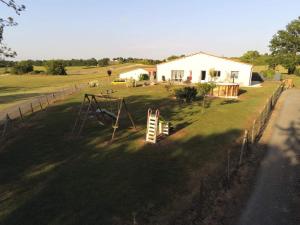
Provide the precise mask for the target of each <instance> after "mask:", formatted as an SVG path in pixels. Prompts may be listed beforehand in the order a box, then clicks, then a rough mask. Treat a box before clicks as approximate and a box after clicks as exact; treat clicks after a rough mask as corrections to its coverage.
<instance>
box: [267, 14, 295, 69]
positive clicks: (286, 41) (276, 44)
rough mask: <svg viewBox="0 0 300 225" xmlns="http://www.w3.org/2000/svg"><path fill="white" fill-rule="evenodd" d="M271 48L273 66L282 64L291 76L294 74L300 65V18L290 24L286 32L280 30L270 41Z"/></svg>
mask: <svg viewBox="0 0 300 225" xmlns="http://www.w3.org/2000/svg"><path fill="white" fill-rule="evenodd" d="M269 47H270V50H271V52H272V56H273V60H271V62H272V63H273V65H274V62H276V63H280V64H282V65H283V66H284V67H285V68H286V69H288V73H289V74H292V73H294V72H295V69H296V67H297V65H299V64H300V17H298V19H296V20H293V21H292V22H291V23H289V24H288V25H287V26H286V29H285V30H279V31H278V32H277V33H276V34H275V35H274V36H273V38H272V40H271V41H270V46H269ZM276 63H275V64H276Z"/></svg>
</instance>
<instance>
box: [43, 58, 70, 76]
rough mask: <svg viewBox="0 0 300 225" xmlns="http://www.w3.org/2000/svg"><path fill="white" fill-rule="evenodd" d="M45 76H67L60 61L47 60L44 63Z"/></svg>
mask: <svg viewBox="0 0 300 225" xmlns="http://www.w3.org/2000/svg"><path fill="white" fill-rule="evenodd" d="M45 66H46V69H47V74H50V75H67V72H66V69H65V65H64V63H63V61H61V60H49V61H47V63H46V65H45Z"/></svg>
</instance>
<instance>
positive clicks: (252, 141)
mask: <svg viewBox="0 0 300 225" xmlns="http://www.w3.org/2000/svg"><path fill="white" fill-rule="evenodd" d="M255 124H256V120H254V122H253V125H252V134H251V143H252V144H254V143H255V138H256V137H255V133H254V132H255Z"/></svg>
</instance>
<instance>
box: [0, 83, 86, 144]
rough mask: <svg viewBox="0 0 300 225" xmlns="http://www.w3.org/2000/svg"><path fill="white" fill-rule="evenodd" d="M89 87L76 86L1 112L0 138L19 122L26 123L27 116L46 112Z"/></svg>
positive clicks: (32, 99)
mask: <svg viewBox="0 0 300 225" xmlns="http://www.w3.org/2000/svg"><path fill="white" fill-rule="evenodd" d="M87 86H88V84H75V85H72V86H69V87H65V88H62V89H61V90H59V91H56V92H53V93H48V94H44V95H40V96H37V97H33V98H31V99H29V100H26V101H24V102H22V103H20V104H17V105H14V106H11V107H9V108H7V109H4V110H2V111H0V138H1V139H2V138H4V137H5V136H6V135H7V134H8V133H9V132H10V131H11V130H12V129H13V127H14V125H15V124H17V122H20V121H21V122H24V119H25V118H26V116H29V115H31V114H33V113H36V112H38V111H41V110H44V109H46V108H47V107H48V106H50V105H51V104H53V103H55V102H58V101H63V100H64V99H65V98H66V97H67V96H70V95H73V94H75V93H78V92H80V91H81V90H82V89H84V88H86V87H87Z"/></svg>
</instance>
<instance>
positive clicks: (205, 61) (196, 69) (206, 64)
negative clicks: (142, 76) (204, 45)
mask: <svg viewBox="0 0 300 225" xmlns="http://www.w3.org/2000/svg"><path fill="white" fill-rule="evenodd" d="M252 68H253V66H252V65H250V64H246V63H241V62H236V61H233V60H230V59H227V58H223V57H217V56H214V55H210V54H206V53H203V52H200V53H197V54H193V55H190V56H186V57H183V58H179V59H175V60H172V61H169V62H166V63H162V64H159V65H157V80H158V81H159V82H160V81H164V80H173V81H180V82H181V81H186V80H190V81H191V82H192V83H205V82H209V81H212V78H211V77H210V75H209V74H210V71H211V70H214V71H215V72H216V73H217V78H215V80H214V81H215V82H218V83H228V82H231V83H232V82H234V83H238V84H240V85H241V86H250V85H251V80H252Z"/></svg>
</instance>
